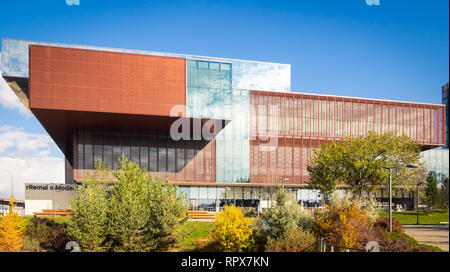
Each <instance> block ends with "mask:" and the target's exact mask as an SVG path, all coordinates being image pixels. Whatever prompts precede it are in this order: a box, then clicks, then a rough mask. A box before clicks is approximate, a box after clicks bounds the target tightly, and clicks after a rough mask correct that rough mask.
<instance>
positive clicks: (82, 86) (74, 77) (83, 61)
mask: <svg viewBox="0 0 450 272" xmlns="http://www.w3.org/2000/svg"><path fill="white" fill-rule="evenodd" d="M29 50H30V53H29V60H30V63H29V66H30V68H29V69H30V78H29V85H30V93H29V99H30V108H31V109H33V108H35V109H36V108H39V109H54V110H72V111H92V112H111V113H126V114H145V115H160V116H168V115H169V113H170V110H171V108H172V107H173V106H174V105H186V60H185V59H182V58H171V57H160V56H149V55H136V54H128V53H118V52H107V51H96V50H85V49H74V48H63V47H51V46H41V45H30V47H29Z"/></svg>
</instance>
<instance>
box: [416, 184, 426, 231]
mask: <svg viewBox="0 0 450 272" xmlns="http://www.w3.org/2000/svg"><path fill="white" fill-rule="evenodd" d="M422 184H425V182H423V181H421V182H419V183H417V223H416V224H417V225H419V186H420V185H422Z"/></svg>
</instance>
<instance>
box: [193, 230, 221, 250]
mask: <svg viewBox="0 0 450 272" xmlns="http://www.w3.org/2000/svg"><path fill="white" fill-rule="evenodd" d="M194 248H195V250H196V251H200V252H217V251H221V246H220V245H219V243H218V242H217V241H216V239H215V234H214V232H210V233H209V234H208V235H207V236H206V237H205V238H197V240H196V241H195V242H194Z"/></svg>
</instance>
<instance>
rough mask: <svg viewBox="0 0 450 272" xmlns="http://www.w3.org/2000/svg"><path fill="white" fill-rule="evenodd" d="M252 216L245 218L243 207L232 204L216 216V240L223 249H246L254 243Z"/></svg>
mask: <svg viewBox="0 0 450 272" xmlns="http://www.w3.org/2000/svg"><path fill="white" fill-rule="evenodd" d="M251 221H252V220H251V219H250V218H245V217H244V214H243V213H242V211H241V209H239V208H237V207H235V206H233V205H231V206H225V208H224V210H223V211H222V212H220V213H219V214H218V215H217V216H216V220H215V221H214V226H215V228H214V241H216V242H217V244H218V245H219V247H220V248H221V249H222V250H223V251H228V252H229V251H244V250H246V249H249V248H250V247H251V246H252V244H253V238H252V229H251V228H250V224H251Z"/></svg>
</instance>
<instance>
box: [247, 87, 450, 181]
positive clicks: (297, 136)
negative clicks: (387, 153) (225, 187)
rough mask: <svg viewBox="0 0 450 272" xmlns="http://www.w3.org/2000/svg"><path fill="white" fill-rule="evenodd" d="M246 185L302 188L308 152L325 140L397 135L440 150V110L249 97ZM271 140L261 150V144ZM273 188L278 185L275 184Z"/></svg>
mask: <svg viewBox="0 0 450 272" xmlns="http://www.w3.org/2000/svg"><path fill="white" fill-rule="evenodd" d="M250 95H251V96H250V103H251V108H252V110H251V115H250V134H251V138H252V141H251V142H250V154H251V155H250V164H251V166H250V172H251V173H250V181H251V183H267V182H268V181H267V178H270V179H274V178H276V179H278V180H280V179H281V178H289V180H290V183H294V184H301V183H307V181H308V180H309V174H308V172H307V170H306V166H307V165H308V162H309V160H310V158H311V156H312V149H313V148H315V147H317V146H319V145H320V144H321V143H323V142H325V141H329V140H340V139H342V138H344V137H346V136H359V135H365V134H366V133H367V132H369V131H375V132H377V133H385V132H388V131H397V132H398V133H400V134H406V135H408V136H409V137H410V138H411V139H412V140H414V141H416V142H417V143H419V144H420V145H422V146H424V147H425V148H430V147H436V146H441V145H443V144H444V141H445V139H444V135H445V134H444V133H445V131H444V127H445V106H443V105H433V104H421V103H407V102H395V101H382V100H371V99H357V98H345V97H333V96H321V95H309V94H298V93H275V92H262V91H251V92H250ZM267 135H269V136H270V137H272V138H273V139H276V148H275V149H272V150H266V149H265V148H264V146H265V143H264V141H261V138H264V137H267ZM278 183H279V182H278Z"/></svg>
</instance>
